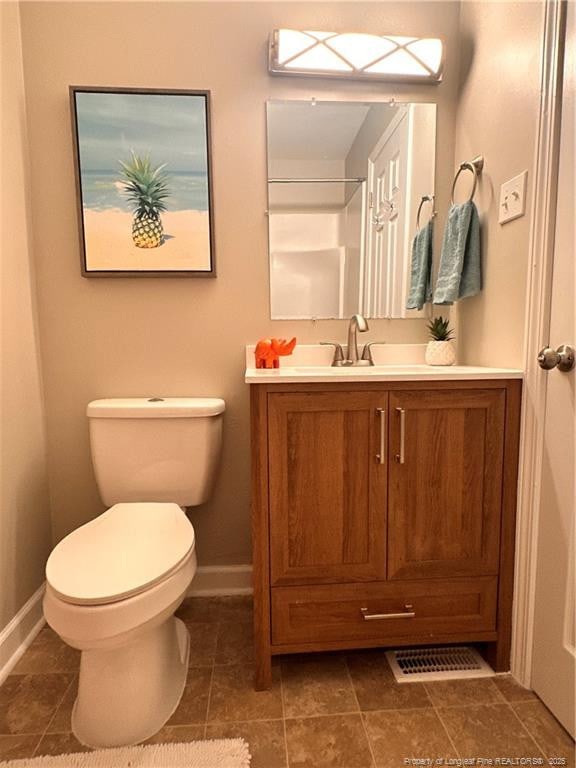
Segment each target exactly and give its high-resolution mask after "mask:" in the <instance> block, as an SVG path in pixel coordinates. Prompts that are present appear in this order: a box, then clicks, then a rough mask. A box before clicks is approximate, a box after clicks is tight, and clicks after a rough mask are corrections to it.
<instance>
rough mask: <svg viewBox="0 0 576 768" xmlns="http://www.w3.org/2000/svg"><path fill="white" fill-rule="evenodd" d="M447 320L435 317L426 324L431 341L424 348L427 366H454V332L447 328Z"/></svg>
mask: <svg viewBox="0 0 576 768" xmlns="http://www.w3.org/2000/svg"><path fill="white" fill-rule="evenodd" d="M448 323H449V320H444V318H443V317H435V318H434V319H433V320H431V321H430V322H429V323H428V330H429V331H430V336H431V339H432V340H431V341H429V342H428V346H427V347H426V357H425V359H426V364H427V365H454V363H455V362H456V350H455V349H454V345H453V344H452V339H453V338H454V336H453V334H454V331H453V330H452V329H451V328H449V326H448Z"/></svg>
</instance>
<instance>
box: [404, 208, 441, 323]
mask: <svg viewBox="0 0 576 768" xmlns="http://www.w3.org/2000/svg"><path fill="white" fill-rule="evenodd" d="M433 238H434V229H433V227H432V221H429V222H428V224H426V226H425V227H422V229H419V230H418V232H417V233H416V235H415V236H414V240H413V241H412V266H411V270H412V271H411V275H410V291H409V293H408V301H407V302H406V309H422V307H423V306H424V304H426V302H427V301H430V300H431V298H432V240H433Z"/></svg>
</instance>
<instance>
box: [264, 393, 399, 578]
mask: <svg viewBox="0 0 576 768" xmlns="http://www.w3.org/2000/svg"><path fill="white" fill-rule="evenodd" d="M387 401H388V395H387V394H386V393H384V394H381V393H374V392H354V391H352V392H329V393H328V392H319V393H272V394H270V395H269V396H268V428H269V432H268V449H269V486H270V502H269V503H270V552H271V554H270V558H271V582H272V584H276V585H278V584H320V583H328V582H339V581H370V580H374V579H382V578H385V574H386V570H385V554H386V541H385V536H386V475H387V452H386V442H387V441H386V416H387V414H386V410H387Z"/></svg>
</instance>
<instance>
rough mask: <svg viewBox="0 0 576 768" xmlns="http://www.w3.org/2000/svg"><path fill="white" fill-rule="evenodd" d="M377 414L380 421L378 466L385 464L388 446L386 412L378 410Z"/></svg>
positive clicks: (381, 409) (382, 409)
mask: <svg viewBox="0 0 576 768" xmlns="http://www.w3.org/2000/svg"><path fill="white" fill-rule="evenodd" d="M376 413H377V414H378V417H379V419H380V453H377V454H376V461H377V462H378V464H384V454H385V446H386V411H385V410H384V408H376Z"/></svg>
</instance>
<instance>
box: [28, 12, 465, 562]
mask: <svg viewBox="0 0 576 768" xmlns="http://www.w3.org/2000/svg"><path fill="white" fill-rule="evenodd" d="M22 20H23V41H24V64H25V74H26V85H27V104H28V116H29V124H30V127H31V128H30V154H31V166H32V181H33V211H34V235H35V247H36V258H37V270H38V284H39V310H40V321H41V330H42V334H41V340H42V354H43V362H44V373H45V383H46V402H47V416H48V440H49V457H50V485H51V499H52V508H53V521H54V528H55V537H56V539H59V538H61V537H62V536H63V535H64V534H66V533H67V532H68V531H70V530H71V529H73V528H75V527H76V526H78V525H80V524H81V523H83V522H85V521H86V520H88V519H90V518H92V517H93V516H95V515H97V514H98V513H100V512H101V511H102V504H101V502H100V500H99V498H98V494H97V490H96V486H95V482H94V477H93V474H92V468H91V464H90V456H89V445H88V431H87V423H86V418H85V408H86V403H87V402H88V401H89V400H91V399H92V398H96V397H104V396H108V397H114V396H128V395H157V394H159V395H166V396H169V395H219V396H222V397H224V398H225V400H226V402H227V405H228V410H227V415H226V423H225V441H224V454H223V460H222V469H221V472H220V477H219V482H218V487H217V490H216V493H215V496H214V498H213V500H212V501H211V502H210V503H209V504H207V505H206V506H204V507H202V508H200V509H197V510H195V511H193V513H192V520H193V522H194V525H195V528H196V532H197V541H198V545H197V546H198V552H199V558H200V561H201V562H202V563H211V564H219V563H242V562H248V561H249V560H250V531H249V519H250V518H249V421H248V416H249V411H248V388H247V386H245V385H244V383H243V368H244V362H243V355H244V349H243V347H244V344H246V343H247V342H253V341H254V340H256V339H257V338H259V337H261V336H265V335H268V334H274V335H291V334H293V333H294V334H296V335H297V336H298V338H299V340H300V341H302V342H305V341H307V342H310V341H315V340H319V339H333V338H338V337H340V338H344V337H345V327H346V324H345V322H344V321H324V322H317V323H316V324H314V323H312V322H309V321H300V322H271V321H270V319H269V308H268V261H267V249H266V219H265V216H264V210H265V208H266V183H265V180H266V153H265V111H264V105H265V102H266V100H267V99H269V98H308V97H312V96H316V97H317V98H330V99H335V98H343V99H364V98H384V97H386V96H387V95H395V96H396V97H397V98H398V97H402V98H405V97H409V98H410V99H413V100H416V101H420V100H423V101H435V100H437V101H438V103H439V118H438V165H439V173H438V179H439V185H440V190H441V193H440V195H439V201H438V202H439V204H440V205H445V204H446V202H447V185H448V183H449V177H450V174H451V170H452V164H453V146H454V143H453V142H454V112H455V97H456V89H457V72H458V52H457V25H458V4H457V3H453V2H452V3H450V2H449V3H444V4H442V3H432V2H422V3H417V2H416V3H405V2H396V3H395V2H386V3H366V4H363V3H358V2H354V3H340V2H335V3H315V2H307V3H294V4H288V3H286V4H282V3H256V4H250V3H230V4H227V3H196V4H190V3H186V2H180V3H174V4H171V3H166V2H159V3H155V2H149V3H143V4H138V3H133V2H127V3H122V2H116V3H90V2H83V3H51V2H38V3H34V2H26V3H24V4H23V6H22ZM282 25H293V26H294V27H296V28H303V29H306V28H316V29H328V30H330V29H357V30H365V31H367V32H373V31H374V30H379V29H382V30H390V31H391V32H393V33H397V34H401V35H402V34H407V33H409V34H414V35H441V36H442V37H443V38H444V39H445V40H446V41H447V65H446V77H445V79H444V82H443V83H442V84H440V85H438V86H426V85H420V86H412V87H410V88H406V87H399V86H390V87H388V86H386V85H382V84H362V83H355V82H347V83H344V82H343V83H334V82H331V81H329V80H325V81H321V80H317V81H316V80H309V79H305V78H303V79H298V78H281V77H278V78H271V77H270V76H269V75H268V74H267V72H266V48H267V38H268V34H269V32H270V30H271V29H273V28H274V27H278V26H282ZM70 84H80V85H108V86H114V85H116V86H150V87H156V88H158V87H171V88H207V89H210V90H211V91H212V99H213V115H212V117H213V129H212V143H213V150H214V193H215V198H214V199H215V223H216V224H215V226H216V255H217V265H218V278H217V279H215V280H200V279H169V278H164V279H90V280H88V279H83V278H81V277H80V269H79V251H78V241H77V237H78V232H77V225H76V210H75V205H76V199H75V189H74V177H73V162H72V141H71V136H70V117H69V109H68V94H67V89H68V86H69V85H70ZM371 325H372V329H373V333H372V334H371V336H372V337H373V338H378V339H381V338H384V339H387V340H388V341H391V342H393V341H421V340H423V339H424V330H423V322H422V321H421V320H409V321H385V320H382V321H375V322H373V323H371Z"/></svg>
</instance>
